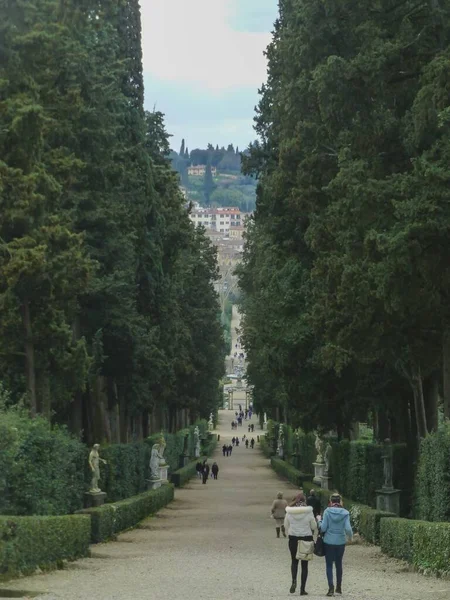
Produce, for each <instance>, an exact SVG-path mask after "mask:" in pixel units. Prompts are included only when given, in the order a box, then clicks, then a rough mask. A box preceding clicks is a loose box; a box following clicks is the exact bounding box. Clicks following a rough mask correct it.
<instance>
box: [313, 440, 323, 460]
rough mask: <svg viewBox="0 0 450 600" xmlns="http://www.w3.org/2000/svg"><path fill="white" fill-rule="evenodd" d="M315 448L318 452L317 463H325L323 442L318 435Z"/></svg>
mask: <svg viewBox="0 0 450 600" xmlns="http://www.w3.org/2000/svg"><path fill="white" fill-rule="evenodd" d="M315 446H316V451H317V457H316V463H323V454H324V448H323V441H322V440H321V439H320V437H319V434H318V433H316V443H315Z"/></svg>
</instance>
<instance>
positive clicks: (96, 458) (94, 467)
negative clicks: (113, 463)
mask: <svg viewBox="0 0 450 600" xmlns="http://www.w3.org/2000/svg"><path fill="white" fill-rule="evenodd" d="M99 449H100V444H94V445H93V447H92V450H91V452H90V454H89V466H90V468H91V471H92V480H91V489H90V490H89V491H90V492H92V493H94V494H98V493H99V492H101V491H102V490H101V489H100V488H99V487H98V482H99V480H100V462H102V463H103V464H104V465H106V464H107V462H106V460H103V458H100V454H99V452H98V451H99Z"/></svg>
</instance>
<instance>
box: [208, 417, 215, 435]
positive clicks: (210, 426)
mask: <svg viewBox="0 0 450 600" xmlns="http://www.w3.org/2000/svg"><path fill="white" fill-rule="evenodd" d="M208 428H209V430H210V431H212V430H213V429H214V417H213V414H212V413H211V414H210V415H209V421H208Z"/></svg>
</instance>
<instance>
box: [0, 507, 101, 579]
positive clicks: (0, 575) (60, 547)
mask: <svg viewBox="0 0 450 600" xmlns="http://www.w3.org/2000/svg"><path fill="white" fill-rule="evenodd" d="M90 537H91V524H90V519H89V518H88V517H86V516H82V515H69V516H61V517H44V516H37V517H13V516H10V517H0V580H7V579H11V578H13V577H17V576H18V575H21V574H22V575H27V574H30V573H32V572H33V571H34V570H35V569H36V568H37V567H39V568H41V569H50V568H54V567H57V566H59V565H60V564H61V562H62V561H63V560H75V559H77V558H81V557H83V556H88V554H89V542H90Z"/></svg>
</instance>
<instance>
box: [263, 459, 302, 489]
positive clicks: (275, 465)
mask: <svg viewBox="0 0 450 600" xmlns="http://www.w3.org/2000/svg"><path fill="white" fill-rule="evenodd" d="M270 464H271V467H272V469H273V470H274V471H275V473H277V474H278V475H281V477H285V478H286V479H287V480H288V481H290V482H291V483H292V484H294V485H295V486H297V487H302V486H303V484H304V482H306V481H307V480H308V478H310V477H311V475H305V473H301V472H300V471H298V470H297V469H296V468H295V467H293V466H292V465H291V464H289V463H288V462H286V461H285V460H281V458H277V457H276V456H272V458H271V459H270Z"/></svg>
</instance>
